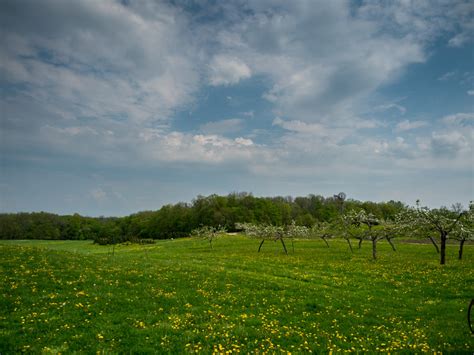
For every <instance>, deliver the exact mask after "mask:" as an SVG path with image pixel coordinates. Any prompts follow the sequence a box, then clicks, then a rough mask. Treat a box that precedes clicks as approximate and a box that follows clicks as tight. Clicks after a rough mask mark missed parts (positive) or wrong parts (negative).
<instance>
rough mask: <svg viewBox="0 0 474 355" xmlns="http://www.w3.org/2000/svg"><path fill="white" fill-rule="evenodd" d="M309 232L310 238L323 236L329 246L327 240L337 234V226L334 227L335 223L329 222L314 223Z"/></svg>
mask: <svg viewBox="0 0 474 355" xmlns="http://www.w3.org/2000/svg"><path fill="white" fill-rule="evenodd" d="M308 234H309V237H310V238H321V239H322V240H323V241H324V243H326V246H327V247H328V248H329V243H328V241H327V240H328V239H330V238H332V237H334V236H335V234H336V228H334V225H333V224H331V223H329V222H320V223H316V224H315V225H313V226H312V227H311V228H310V229H309V230H308Z"/></svg>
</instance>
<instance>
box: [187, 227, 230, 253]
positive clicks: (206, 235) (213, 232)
mask: <svg viewBox="0 0 474 355" xmlns="http://www.w3.org/2000/svg"><path fill="white" fill-rule="evenodd" d="M224 233H226V229H225V228H224V227H221V226H219V227H218V228H215V227H210V226H202V227H200V228H196V229H194V230H193V231H192V232H191V236H193V237H198V238H202V239H206V240H207V241H208V242H209V246H210V247H211V249H212V241H213V240H214V239H216V238H217V237H219V236H221V235H223V234H224Z"/></svg>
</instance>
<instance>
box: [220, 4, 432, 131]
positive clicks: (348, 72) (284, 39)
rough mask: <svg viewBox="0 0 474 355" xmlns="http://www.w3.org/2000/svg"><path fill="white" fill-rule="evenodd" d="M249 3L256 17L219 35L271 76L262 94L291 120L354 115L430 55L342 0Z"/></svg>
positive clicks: (256, 71)
mask: <svg viewBox="0 0 474 355" xmlns="http://www.w3.org/2000/svg"><path fill="white" fill-rule="evenodd" d="M247 6H248V8H249V10H250V12H251V13H253V15H249V16H244V17H242V18H241V19H240V20H239V21H236V22H235V23H231V24H230V25H228V26H225V27H223V28H222V30H221V31H220V32H219V34H218V35H217V36H216V38H217V39H218V41H219V44H220V46H221V47H222V48H223V49H224V51H225V53H227V55H229V56H231V57H235V58H239V59H240V60H242V61H244V62H245V63H246V65H247V66H248V67H249V68H251V71H252V74H253V75H261V76H263V77H266V78H268V79H269V82H270V83H271V87H270V89H269V90H267V91H266V93H265V94H264V98H265V99H267V100H268V101H270V102H271V103H273V104H274V107H275V112H276V113H278V114H280V115H282V116H285V117H289V118H290V119H292V120H300V121H306V122H322V121H331V122H334V121H340V120H347V119H351V118H352V117H353V116H357V113H358V112H357V111H358V110H360V109H361V106H362V99H363V98H365V97H366V96H367V95H368V94H370V93H371V92H372V91H373V90H375V89H376V88H378V87H380V86H381V85H384V84H386V83H388V82H390V81H391V80H393V79H394V78H396V77H397V75H398V74H399V73H400V72H401V71H402V70H403V69H404V68H405V67H406V66H407V65H409V64H411V63H419V62H422V61H424V60H425V54H424V51H423V46H422V43H420V42H419V41H416V40H415V39H414V38H413V36H411V35H404V36H399V35H398V34H395V35H392V34H391V33H388V32H385V33H381V32H380V31H379V23H378V21H379V18H377V17H371V18H363V17H361V16H358V15H357V14H356V16H354V15H353V14H351V13H350V11H349V8H348V7H347V6H346V3H344V2H320V3H318V5H317V6H314V3H313V2H311V1H300V2H289V3H285V4H283V3H275V2H271V1H260V2H258V3H250V4H247ZM223 81H224V82H225V80H223ZM227 81H231V80H227ZM234 81H237V79H236V80H234Z"/></svg>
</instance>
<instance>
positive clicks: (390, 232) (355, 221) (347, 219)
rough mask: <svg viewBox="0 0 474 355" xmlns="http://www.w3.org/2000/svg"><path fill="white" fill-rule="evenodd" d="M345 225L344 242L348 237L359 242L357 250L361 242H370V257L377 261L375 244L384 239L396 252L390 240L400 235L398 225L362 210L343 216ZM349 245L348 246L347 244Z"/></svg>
mask: <svg viewBox="0 0 474 355" xmlns="http://www.w3.org/2000/svg"><path fill="white" fill-rule="evenodd" d="M343 220H344V224H345V235H346V240H348V242H349V243H350V241H349V236H350V237H353V238H356V239H358V240H359V249H360V247H361V245H362V241H363V240H370V241H371V242H372V257H373V259H374V260H375V259H377V242H379V241H380V240H382V239H385V240H386V241H387V242H388V243H389V244H390V246H391V247H392V249H393V250H394V251H396V248H395V245H394V244H393V242H392V239H393V238H395V237H397V236H398V235H399V233H400V229H399V227H398V224H397V223H395V222H391V221H384V220H381V219H378V218H377V217H375V216H374V215H373V214H372V213H367V212H366V211H364V210H359V211H350V212H349V213H347V214H346V215H344V216H343ZM349 245H350V244H349Z"/></svg>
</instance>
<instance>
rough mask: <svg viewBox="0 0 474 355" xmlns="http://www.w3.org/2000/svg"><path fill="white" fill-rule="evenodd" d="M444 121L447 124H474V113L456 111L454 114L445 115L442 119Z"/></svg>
mask: <svg viewBox="0 0 474 355" xmlns="http://www.w3.org/2000/svg"><path fill="white" fill-rule="evenodd" d="M441 121H442V122H443V123H446V124H457V125H467V124H470V123H471V124H474V113H462V112H461V113H456V114H453V115H448V116H445V117H443V118H442V119H441Z"/></svg>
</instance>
